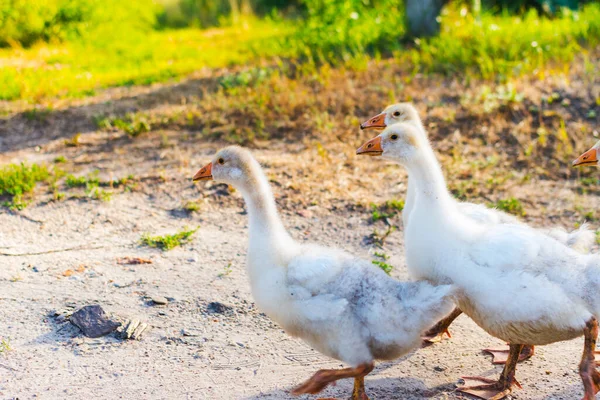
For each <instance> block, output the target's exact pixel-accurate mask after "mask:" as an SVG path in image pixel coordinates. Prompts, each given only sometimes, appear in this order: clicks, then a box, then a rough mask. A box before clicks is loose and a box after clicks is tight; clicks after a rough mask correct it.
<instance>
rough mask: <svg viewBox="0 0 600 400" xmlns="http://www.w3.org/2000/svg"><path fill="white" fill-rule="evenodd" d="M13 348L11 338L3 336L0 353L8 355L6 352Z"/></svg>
mask: <svg viewBox="0 0 600 400" xmlns="http://www.w3.org/2000/svg"><path fill="white" fill-rule="evenodd" d="M11 350H12V347H10V340H9V339H7V338H2V339H1V340H0V355H6V353H8V352H9V351H11Z"/></svg>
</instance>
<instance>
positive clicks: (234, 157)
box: [193, 146, 260, 190]
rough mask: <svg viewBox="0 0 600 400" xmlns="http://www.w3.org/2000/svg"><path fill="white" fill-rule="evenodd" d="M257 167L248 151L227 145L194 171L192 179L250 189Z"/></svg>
mask: <svg viewBox="0 0 600 400" xmlns="http://www.w3.org/2000/svg"><path fill="white" fill-rule="evenodd" d="M257 167H258V163H257V162H256V161H255V160H254V158H253V157H252V155H251V154H250V152H249V151H247V150H245V149H243V148H241V147H239V146H229V147H225V148H224V149H222V150H220V151H218V152H217V154H216V155H215V156H214V158H213V160H212V161H211V162H209V163H208V164H206V165H205V166H204V167H202V168H201V169H200V170H199V171H198V172H196V174H195V175H194V177H193V181H194V182H195V181H203V180H215V181H217V182H221V183H227V184H228V185H231V186H233V187H235V188H236V189H242V190H243V189H251V186H252V177H253V176H255V175H256V173H255V170H256V168H257ZM259 168H260V167H259Z"/></svg>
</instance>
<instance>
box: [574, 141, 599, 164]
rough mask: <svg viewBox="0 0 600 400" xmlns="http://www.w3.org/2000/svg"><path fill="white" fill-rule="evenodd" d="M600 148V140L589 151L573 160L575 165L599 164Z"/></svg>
mask: <svg viewBox="0 0 600 400" xmlns="http://www.w3.org/2000/svg"><path fill="white" fill-rule="evenodd" d="M599 149H600V140H599V141H598V142H597V143H596V144H595V145H594V146H593V147H592V148H591V149H589V150H588V151H586V152H585V153H583V154H582V155H580V156H579V157H577V159H576V160H575V161H573V166H574V167H577V166H579V165H592V166H594V165H595V166H598V151H599Z"/></svg>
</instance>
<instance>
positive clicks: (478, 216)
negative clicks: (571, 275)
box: [360, 103, 600, 364]
mask: <svg viewBox="0 0 600 400" xmlns="http://www.w3.org/2000/svg"><path fill="white" fill-rule="evenodd" d="M399 122H405V123H410V124H412V125H414V126H415V127H416V128H418V129H420V130H421V132H422V133H423V134H424V135H427V132H426V131H425V128H424V127H423V123H422V122H421V118H420V117H419V113H418V111H417V110H416V108H415V107H414V106H413V105H412V104H411V103H397V104H394V105H391V106H388V107H386V109H385V110H383V111H382V112H381V113H380V114H377V115H375V116H374V117H371V118H369V119H368V120H367V121H365V122H363V123H362V124H361V125H360V128H361V129H384V128H386V127H387V126H390V125H393V124H396V123H399ZM599 143H600V142H599ZM412 181H413V180H412V179H411V178H410V172H409V179H408V183H407V192H406V202H405V205H404V209H403V210H402V222H403V225H404V227H406V226H407V225H408V220H409V218H410V215H411V212H412V210H413V207H414V197H415V190H414V187H415V186H414V183H412ZM456 206H457V208H458V211H459V212H460V213H462V214H463V215H465V216H468V217H469V218H471V219H474V220H476V221H478V222H482V223H489V224H502V223H510V224H516V223H520V221H519V220H518V219H517V218H515V217H514V216H512V215H510V214H507V213H505V212H502V211H500V210H497V209H493V208H488V207H486V206H485V205H483V204H475V203H467V202H460V203H459V202H457V203H456ZM539 230H540V232H543V233H545V234H547V235H549V236H551V237H553V238H554V239H556V240H558V241H559V242H562V243H564V244H566V245H567V246H569V247H571V248H573V249H575V250H577V251H580V252H582V253H588V252H589V251H590V248H591V246H592V245H593V244H594V242H595V240H596V237H595V234H594V232H593V231H591V230H590V229H588V226H587V224H583V225H582V226H581V227H580V228H579V229H576V230H574V231H572V232H567V231H566V230H565V229H564V228H560V227H553V228H548V229H546V228H542V229H539ZM460 314H461V310H460V309H455V310H453V311H452V313H451V314H450V315H448V316H447V317H445V318H444V319H442V320H441V321H439V322H438V323H437V324H436V325H435V326H433V327H432V328H431V329H430V330H429V331H427V333H426V334H425V337H424V339H426V340H427V341H429V342H433V341H437V340H440V339H441V338H442V336H443V335H444V333H445V334H447V335H448V336H450V333H449V331H448V328H449V326H450V324H451V323H452V322H453V321H454V320H455V319H456V318H457V317H458V316H459V315H460ZM484 351H486V352H488V353H491V354H492V356H493V358H492V360H493V363H494V364H504V363H505V362H506V358H507V356H508V350H495V349H485V350H484ZM533 353H534V349H533V347H529V346H525V347H524V348H523V353H522V354H521V357H520V358H519V361H523V360H525V359H527V358H529V357H531V356H532V355H533Z"/></svg>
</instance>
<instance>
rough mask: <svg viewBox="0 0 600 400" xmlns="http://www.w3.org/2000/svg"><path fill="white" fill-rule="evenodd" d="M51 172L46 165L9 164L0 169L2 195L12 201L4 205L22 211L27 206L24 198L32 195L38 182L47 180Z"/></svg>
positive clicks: (0, 190)
mask: <svg viewBox="0 0 600 400" xmlns="http://www.w3.org/2000/svg"><path fill="white" fill-rule="evenodd" d="M49 176H50V172H49V171H48V168H47V167H46V166H45V165H38V164H31V165H26V164H9V165H6V166H4V167H2V168H0V195H9V196H11V200H10V201H9V202H6V203H4V205H6V206H9V207H11V208H16V209H22V208H24V207H25V206H26V205H27V202H26V201H24V196H26V195H28V194H31V193H32V192H33V189H34V188H35V186H36V184H37V183H38V182H43V181H45V180H47V179H48V178H49Z"/></svg>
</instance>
